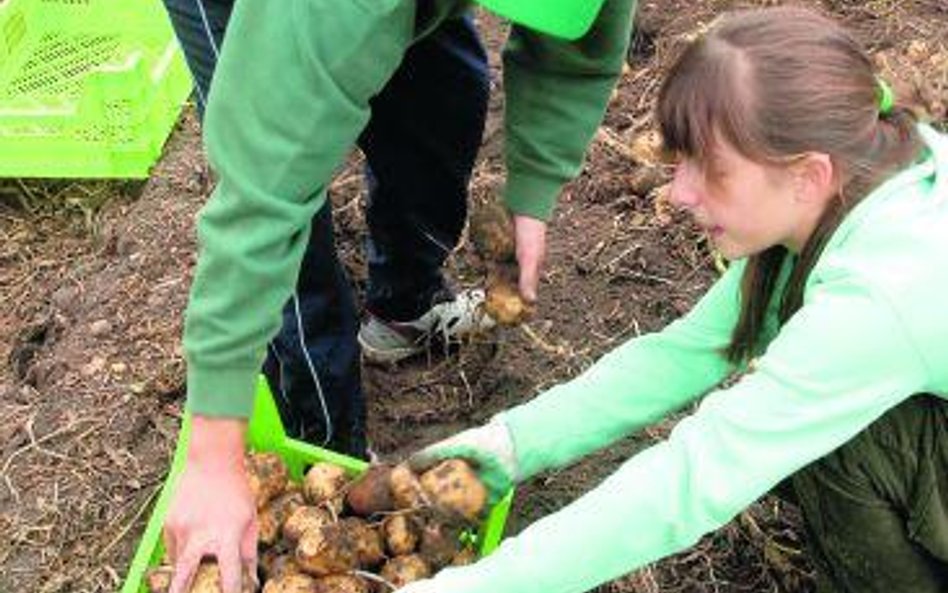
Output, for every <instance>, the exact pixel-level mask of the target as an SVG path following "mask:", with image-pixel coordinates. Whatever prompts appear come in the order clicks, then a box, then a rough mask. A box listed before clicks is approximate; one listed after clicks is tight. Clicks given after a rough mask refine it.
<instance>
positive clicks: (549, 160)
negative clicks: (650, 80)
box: [504, 0, 636, 220]
mask: <svg viewBox="0 0 948 593" xmlns="http://www.w3.org/2000/svg"><path fill="white" fill-rule="evenodd" d="M635 5H636V2H635V0H606V2H605V3H604V4H603V7H602V10H601V12H600V14H599V16H598V18H597V20H596V22H595V23H594V24H593V27H592V29H591V30H590V31H589V33H587V34H586V35H585V36H584V37H582V38H581V39H579V40H577V41H564V40H561V39H556V38H553V37H550V36H546V35H541V34H538V33H534V32H531V31H529V30H528V29H525V28H522V27H517V26H514V27H513V29H512V31H511V35H510V39H509V41H508V43H507V47H506V49H505V51H504V92H505V95H506V102H507V103H506V123H505V127H506V129H505V132H506V146H505V152H506V160H507V186H506V188H505V191H504V197H505V201H506V204H507V206H508V207H509V208H510V209H511V211H513V212H515V213H517V214H525V215H529V216H532V217H534V218H538V219H541V220H548V219H549V218H550V216H551V215H552V212H553V207H554V205H555V203H556V198H557V196H558V194H559V192H560V189H561V188H562V186H563V184H564V183H566V182H567V181H569V180H570V179H572V178H573V177H575V176H576V175H577V174H578V173H579V170H580V167H581V166H582V161H583V156H584V154H585V152H586V148H587V146H588V145H589V142H590V140H591V139H592V137H593V134H594V133H595V132H596V129H597V128H598V127H599V124H600V122H601V121H602V118H603V115H604V114H605V111H606V106H607V104H608V102H609V97H610V95H611V93H612V89H613V87H614V86H615V83H616V80H617V79H618V77H619V75H620V74H621V72H622V65H623V63H624V61H625V55H626V50H627V48H628V44H629V40H630V35H631V30H632V17H633V13H634V11H635Z"/></svg>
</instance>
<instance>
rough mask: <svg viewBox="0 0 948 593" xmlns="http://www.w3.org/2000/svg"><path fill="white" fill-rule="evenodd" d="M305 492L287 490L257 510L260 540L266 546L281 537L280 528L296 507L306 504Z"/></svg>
mask: <svg viewBox="0 0 948 593" xmlns="http://www.w3.org/2000/svg"><path fill="white" fill-rule="evenodd" d="M304 504H305V503H304V501H303V494H302V493H301V492H300V491H299V490H286V491H284V492H283V493H282V494H280V495H278V496H277V497H276V498H274V499H273V500H271V501H270V502H269V503H267V504H266V505H264V507H263V508H262V509H260V510H259V511H258V512H257V525H258V526H259V532H260V533H259V540H260V543H261V544H263V545H265V546H272V545H273V544H274V543H276V541H277V539H278V538H279V537H280V529H281V528H282V527H283V524H284V523H286V520H287V519H288V518H289V517H290V515H292V514H293V513H294V512H295V511H296V509H298V508H300V507H302V506H303V505H304Z"/></svg>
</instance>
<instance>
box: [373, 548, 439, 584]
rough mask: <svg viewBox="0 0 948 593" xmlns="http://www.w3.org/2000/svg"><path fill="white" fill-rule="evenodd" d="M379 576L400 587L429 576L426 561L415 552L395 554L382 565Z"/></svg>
mask: <svg viewBox="0 0 948 593" xmlns="http://www.w3.org/2000/svg"><path fill="white" fill-rule="evenodd" d="M379 576H381V577H382V578H383V579H385V580H386V581H388V582H389V583H391V584H392V585H393V586H394V587H395V588H396V589H400V588H402V587H404V586H405V585H407V584H408V583H411V582H412V581H420V580H421V579H426V578H428V577H429V576H431V569H430V568H429V567H428V563H427V562H425V560H424V559H423V558H422V557H421V556H419V555H417V554H409V555H407V556H396V557H395V558H392V559H391V560H389V561H388V562H386V563H385V566H383V567H382V570H381V571H380V572H379Z"/></svg>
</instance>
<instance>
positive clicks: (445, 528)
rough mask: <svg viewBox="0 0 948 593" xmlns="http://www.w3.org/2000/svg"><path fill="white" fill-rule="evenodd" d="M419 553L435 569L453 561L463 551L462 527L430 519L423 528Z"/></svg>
mask: <svg viewBox="0 0 948 593" xmlns="http://www.w3.org/2000/svg"><path fill="white" fill-rule="evenodd" d="M420 539H421V541H420V543H419V546H418V555H419V556H421V557H422V558H424V559H425V562H427V563H428V566H430V567H431V568H432V569H433V570H440V569H441V568H443V567H444V566H447V565H448V564H450V563H451V561H452V560H453V559H454V557H455V556H457V554H458V552H460V551H461V529H460V527H459V526H454V525H448V524H446V523H443V522H441V521H438V520H429V521H428V522H427V523H426V524H425V525H424V527H423V528H422V530H421V538H420Z"/></svg>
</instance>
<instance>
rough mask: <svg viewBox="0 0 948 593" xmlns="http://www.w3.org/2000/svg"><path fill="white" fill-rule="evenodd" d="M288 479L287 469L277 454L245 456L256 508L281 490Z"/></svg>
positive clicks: (260, 506) (248, 479)
mask: <svg viewBox="0 0 948 593" xmlns="http://www.w3.org/2000/svg"><path fill="white" fill-rule="evenodd" d="M289 479H290V472H289V469H287V467H286V464H285V463H284V462H283V460H282V459H280V456H279V455H277V454H275V453H251V454H250V455H248V456H247V481H248V482H249V483H250V492H251V494H252V495H253V498H254V501H255V502H256V504H257V508H258V509H260V508H262V507H263V505H265V504H267V502H269V501H270V499H272V498H274V497H275V496H277V495H278V494H280V493H281V492H283V491H284V490H285V489H286V485H287V482H289Z"/></svg>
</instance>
